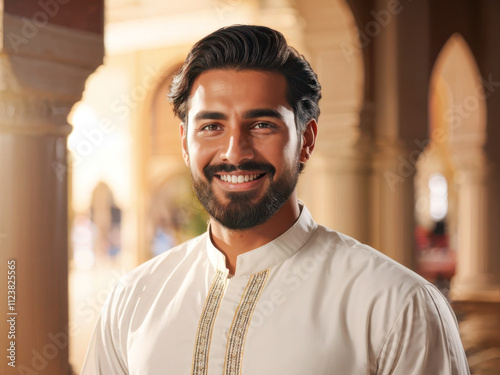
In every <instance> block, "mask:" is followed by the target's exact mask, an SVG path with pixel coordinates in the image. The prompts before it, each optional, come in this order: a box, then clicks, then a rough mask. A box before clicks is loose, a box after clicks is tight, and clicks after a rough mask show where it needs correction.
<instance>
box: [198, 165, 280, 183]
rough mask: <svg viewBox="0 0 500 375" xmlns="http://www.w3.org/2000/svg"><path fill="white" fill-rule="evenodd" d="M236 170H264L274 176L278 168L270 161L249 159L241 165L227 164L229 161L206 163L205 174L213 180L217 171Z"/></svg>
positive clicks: (208, 178)
mask: <svg viewBox="0 0 500 375" xmlns="http://www.w3.org/2000/svg"><path fill="white" fill-rule="evenodd" d="M234 171H262V172H265V173H268V174H270V175H271V176H273V175H274V174H275V173H276V168H274V167H273V166H272V165H271V164H269V163H259V162H255V161H247V162H245V163H241V164H239V165H234V164H227V163H222V164H214V165H206V166H205V167H204V168H203V174H204V175H205V177H206V178H207V180H209V181H211V179H212V178H213V177H214V175H215V174H216V173H220V172H228V173H229V172H234Z"/></svg>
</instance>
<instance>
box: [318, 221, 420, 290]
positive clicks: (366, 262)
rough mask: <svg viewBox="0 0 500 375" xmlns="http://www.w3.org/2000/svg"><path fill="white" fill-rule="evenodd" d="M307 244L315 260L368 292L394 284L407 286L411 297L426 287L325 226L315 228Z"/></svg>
mask: <svg viewBox="0 0 500 375" xmlns="http://www.w3.org/2000/svg"><path fill="white" fill-rule="evenodd" d="M310 242H311V245H312V246H310V247H312V248H314V249H315V252H316V254H317V256H320V257H322V258H324V259H325V261H326V262H327V264H328V265H329V266H331V267H332V270H333V269H334V270H335V272H337V273H340V274H341V275H342V277H343V278H355V279H356V280H357V282H359V283H367V284H368V285H369V286H370V289H371V290H376V289H378V288H379V287H380V288H386V287H391V286H393V285H395V284H396V285H399V288H401V286H406V287H407V288H408V289H409V290H408V292H409V293H411V291H410V290H412V289H415V288H417V287H419V286H421V285H426V284H429V282H428V281H427V280H425V279H424V278H422V277H421V276H419V275H417V274H416V273H415V272H413V271H412V270H410V269H409V268H407V267H405V266H403V265H402V264H400V263H398V262H396V261H395V260H393V259H391V258H389V257H388V256H387V255H385V254H383V253H382V252H380V251H378V250H376V249H374V248H372V247H370V246H368V245H366V244H363V243H361V242H359V241H357V240H356V239H354V238H352V237H350V236H348V235H345V234H342V233H339V232H336V231H334V230H331V229H328V228H326V227H324V226H321V225H319V226H318V229H317V230H316V232H315V233H314V234H313V236H312V237H311V240H310ZM374 281H376V283H374Z"/></svg>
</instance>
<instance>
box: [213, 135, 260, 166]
mask: <svg viewBox="0 0 500 375" xmlns="http://www.w3.org/2000/svg"><path fill="white" fill-rule="evenodd" d="M254 156H255V154H254V151H253V148H252V146H251V144H250V142H249V141H248V139H247V137H246V136H245V135H244V134H242V132H240V131H237V132H233V133H232V134H231V135H229V140H228V142H227V146H225V147H224V150H223V152H222V153H221V154H220V158H221V160H222V161H224V162H227V163H230V164H233V165H238V164H240V163H241V162H243V161H244V160H249V159H253V158H254Z"/></svg>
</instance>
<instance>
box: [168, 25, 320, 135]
mask: <svg viewBox="0 0 500 375" xmlns="http://www.w3.org/2000/svg"><path fill="white" fill-rule="evenodd" d="M216 69H236V70H261V71H270V72H277V73H280V74H283V75H284V76H285V78H286V82H287V100H288V102H289V104H290V105H291V106H292V108H293V111H294V114H295V123H296V126H297V132H299V134H301V132H303V131H304V129H305V127H306V125H307V123H308V122H309V121H310V120H311V119H315V120H318V117H319V113H320V110H319V106H318V102H319V100H320V99H321V85H320V84H319V82H318V77H317V75H316V73H314V71H313V70H312V68H311V65H310V64H309V63H308V62H307V61H306V59H305V58H304V56H302V55H301V54H299V53H298V52H297V51H296V50H295V49H294V48H293V47H291V46H289V45H288V44H287V42H286V39H285V37H284V36H283V34H281V33H280V32H279V31H276V30H273V29H270V28H268V27H264V26H251V25H234V26H229V27H223V28H221V29H219V30H217V31H215V32H213V33H211V34H209V35H207V36H206V37H204V38H203V39H201V40H200V41H199V42H197V43H196V44H195V45H194V46H193V48H192V49H191V51H190V52H189V54H188V56H187V57H186V60H185V61H184V64H183V65H182V67H181V69H180V71H179V72H178V73H177V74H176V75H175V76H174V78H173V80H172V84H171V86H170V94H169V96H168V99H169V100H170V102H171V103H172V104H173V109H174V113H175V114H176V115H177V116H178V117H179V118H180V119H181V120H182V121H184V123H185V124H186V125H187V112H188V109H189V95H190V91H191V88H192V86H193V83H194V81H195V80H196V78H197V77H198V76H199V75H200V74H201V73H203V72H205V71H208V70H216Z"/></svg>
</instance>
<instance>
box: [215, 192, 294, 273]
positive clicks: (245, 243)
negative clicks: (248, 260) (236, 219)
mask: <svg viewBox="0 0 500 375" xmlns="http://www.w3.org/2000/svg"><path fill="white" fill-rule="evenodd" d="M299 214H300V208H299V203H298V201H297V194H296V192H295V191H294V192H293V193H292V195H291V196H290V198H289V199H288V200H287V201H286V202H285V204H284V205H283V207H281V208H280V209H279V210H278V212H276V213H275V214H274V216H273V217H272V218H270V219H269V220H267V221H266V222H265V223H262V224H260V225H258V226H256V227H253V228H250V229H246V230H238V231H235V230H232V229H228V228H226V227H224V226H222V225H221V224H220V223H219V222H218V221H216V220H214V219H213V218H212V220H211V221H210V234H211V238H212V242H213V244H214V245H215V247H216V248H217V249H219V250H220V251H221V252H222V253H223V254H224V255H225V256H226V267H227V268H228V269H229V273H230V274H233V275H234V273H235V271H236V259H237V257H238V255H240V254H244V253H246V252H248V251H250V250H254V249H256V248H258V247H261V246H263V245H265V244H267V243H269V242H271V241H273V240H274V239H275V238H277V237H279V236H280V235H282V234H283V233H285V232H286V231H287V230H288V229H289V228H290V227H291V226H292V225H293V224H294V223H295V221H296V220H297V219H298V217H299Z"/></svg>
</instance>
